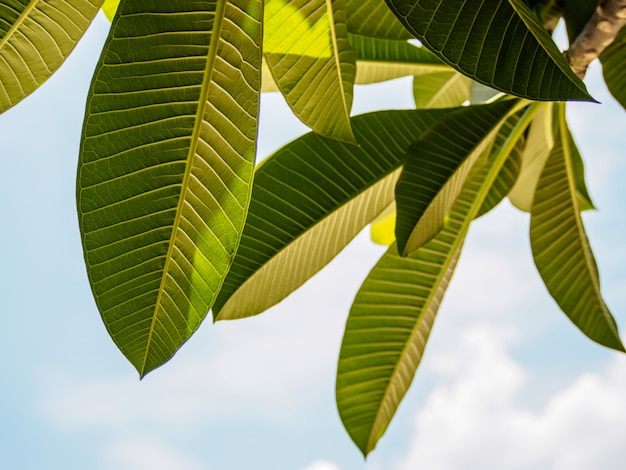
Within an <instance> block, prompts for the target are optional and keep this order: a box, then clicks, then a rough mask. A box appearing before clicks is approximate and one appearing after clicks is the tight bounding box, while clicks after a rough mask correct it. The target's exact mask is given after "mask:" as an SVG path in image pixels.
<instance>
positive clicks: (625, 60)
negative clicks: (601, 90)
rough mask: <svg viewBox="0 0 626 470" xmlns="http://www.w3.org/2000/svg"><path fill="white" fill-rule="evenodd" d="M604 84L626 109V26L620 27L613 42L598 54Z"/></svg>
mask: <svg viewBox="0 0 626 470" xmlns="http://www.w3.org/2000/svg"><path fill="white" fill-rule="evenodd" d="M600 61H601V62H602V73H603V75H604V81H605V82H606V86H607V88H608V89H609V91H610V92H611V94H612V95H613V97H614V98H615V99H616V100H617V102H618V103H619V104H621V105H622V107H623V108H624V109H626V74H625V73H624V64H626V28H624V27H623V28H622V29H621V30H620V31H619V33H617V37H616V38H615V41H613V44H611V45H610V46H609V47H607V48H606V49H605V50H604V52H602V54H600Z"/></svg>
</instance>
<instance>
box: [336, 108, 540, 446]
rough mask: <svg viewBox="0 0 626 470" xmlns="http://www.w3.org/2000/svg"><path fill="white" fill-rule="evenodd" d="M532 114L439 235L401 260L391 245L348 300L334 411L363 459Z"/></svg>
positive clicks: (485, 164)
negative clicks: (469, 235)
mask: <svg viewBox="0 0 626 470" xmlns="http://www.w3.org/2000/svg"><path fill="white" fill-rule="evenodd" d="M532 115H534V109H532V108H531V109H529V110H528V111H527V112H526V113H525V115H524V116H523V117H522V118H521V119H520V120H519V121H518V122H517V123H516V126H515V128H513V129H511V132H510V134H509V136H508V138H507V139H506V141H505V142H504V143H503V144H502V145H501V146H500V149H499V150H498V151H497V152H496V153H495V154H494V155H490V154H489V153H483V154H482V155H481V157H480V158H479V159H478V161H477V162H476V164H475V165H474V167H473V168H472V171H471V172H470V175H469V176H468V178H467V182H466V183H465V185H464V187H463V190H462V191H461V194H460V195H459V197H458V198H457V199H456V201H455V203H454V205H453V206H452V209H451V211H450V213H449V217H448V219H449V220H448V223H446V225H445V227H444V228H443V229H442V230H441V232H440V233H439V234H438V235H437V236H436V237H435V238H434V239H433V240H431V241H430V242H429V243H427V244H426V245H424V246H422V247H421V248H419V249H418V250H416V251H415V252H413V253H412V254H411V255H410V256H408V257H405V258H403V257H400V256H399V255H398V251H397V248H396V246H395V245H392V246H391V247H390V248H389V250H388V251H387V252H386V253H385V255H383V257H382V258H381V260H380V261H379V262H378V264H377V265H376V266H375V267H374V269H372V271H371V272H370V274H369V276H368V277H367V279H366V280H365V282H364V283H363V285H362V286H361V289H360V290H359V292H358V294H357V296H356V298H355V300H354V303H353V305H352V309H351V310H350V315H349V317H348V322H347V324H346V330H345V334H344V338H343V344H342V346H341V352H340V355H339V366H338V371H337V407H338V409H339V415H340V416H341V419H342V421H343V423H344V426H345V427H346V430H347V431H348V433H349V434H350V436H351V437H352V440H353V441H354V442H355V443H356V445H357V446H358V447H359V448H360V449H361V451H362V452H363V453H364V454H365V455H367V453H369V452H370V451H371V450H372V449H374V447H375V446H376V443H377V442H378V440H379V439H380V437H381V436H382V435H383V433H384V432H385V430H386V428H387V426H388V425H389V422H390V421H391V419H392V418H393V415H394V414H395V412H396V409H397V407H398V405H399V404H400V401H401V400H402V398H403V397H404V395H405V393H406V392H407V390H408V389H409V386H410V385H411V381H412V380H413V376H414V374H415V371H416V369H417V367H418V365H419V363H420V360H421V358H422V355H423V352H424V348H425V346H426V341H427V339H428V336H429V334H430V331H431V329H432V326H433V322H434V319H435V315H436V313H437V310H438V308H439V305H440V304H441V300H442V298H443V295H444V292H445V290H446V287H447V286H448V283H449V282H450V279H451V277H452V273H453V271H454V268H455V266H456V262H457V260H458V258H459V254H460V252H461V247H462V245H463V240H464V239H465V236H466V234H467V231H468V229H469V226H470V223H471V222H472V220H473V219H474V218H475V217H476V215H477V213H478V210H479V208H480V207H481V206H482V205H483V204H484V199H485V197H486V195H487V194H488V192H489V190H490V188H491V186H492V185H493V183H494V181H495V180H496V177H497V175H498V173H499V172H500V171H501V168H502V165H503V164H504V162H505V160H506V159H507V156H508V155H509V154H510V152H511V151H512V149H513V147H514V146H515V142H517V141H518V140H519V138H520V136H521V135H522V134H523V132H524V129H525V128H526V126H527V125H528V123H529V122H530V119H532Z"/></svg>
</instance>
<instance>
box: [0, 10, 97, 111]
mask: <svg viewBox="0 0 626 470" xmlns="http://www.w3.org/2000/svg"><path fill="white" fill-rule="evenodd" d="M100 5H102V0H13V1H11V2H4V4H3V5H0V6H1V7H2V8H0V60H1V62H2V66H0V113H3V112H4V111H6V110H7V109H9V108H11V107H12V106H15V105H16V104H17V103H19V102H20V101H21V100H23V99H24V98H26V97H27V96H28V95H29V94H31V93H32V92H33V91H35V90H36V89H37V88H38V87H39V86H40V85H41V84H42V83H44V82H45V81H46V80H47V79H48V77H50V76H51V75H52V74H53V73H54V72H55V71H56V70H57V69H58V68H59V67H60V66H61V64H62V63H63V62H64V61H65V59H66V58H67V56H68V55H69V54H70V52H72V50H73V49H74V46H76V43H77V42H78V40H79V39H80V38H81V37H82V36H83V33H84V32H85V31H86V30H87V27H88V26H89V25H90V24H91V21H92V20H93V18H94V17H95V16H96V14H97V13H98V10H99V8H100Z"/></svg>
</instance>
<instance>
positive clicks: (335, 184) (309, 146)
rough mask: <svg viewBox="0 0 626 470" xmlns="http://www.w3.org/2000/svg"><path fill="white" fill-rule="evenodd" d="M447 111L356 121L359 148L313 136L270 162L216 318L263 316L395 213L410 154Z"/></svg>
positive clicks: (261, 170)
mask: <svg viewBox="0 0 626 470" xmlns="http://www.w3.org/2000/svg"><path fill="white" fill-rule="evenodd" d="M448 112H449V111H445V110H418V111H416V110H404V111H384V112H382V111H381V112H377V113H371V114H366V115H363V116H357V117H355V118H353V119H352V126H353V129H354V132H355V136H356V137H357V140H358V142H359V146H355V145H351V144H348V143H342V142H339V141H336V140H332V139H326V138H323V137H321V136H319V135H316V134H313V133H310V134H307V135H305V136H303V137H301V138H299V139H297V140H295V141H293V142H291V143H290V144H288V145H287V146H285V147H283V148H282V149H280V150H278V151H277V152H276V153H275V154H274V155H273V156H271V157H270V158H269V159H267V160H265V161H264V162H263V164H262V165H260V166H259V167H258V169H257V171H256V174H255V179H254V188H253V190H252V200H251V202H250V210H249V213H248V220H247V221H246V226H245V229H244V232H243V236H242V239H241V244H240V246H239V250H238V251H237V255H236V256H235V260H234V262H233V265H232V268H231V270H230V272H229V273H228V276H227V277H226V280H225V281H224V285H223V287H222V290H221V292H220V294H219V296H218V299H217V301H216V302H215V305H214V307H213V315H214V318H216V319H217V320H222V319H234V318H240V317H247V316H251V315H256V314H258V313H261V312H263V311H265V310H266V309H268V308H269V307H271V306H272V305H275V304H276V303H278V302H280V301H281V300H282V299H284V298H285V297H286V296H287V295H289V294H290V293H291V292H293V291H294V290H295V289H297V288H298V287H300V286H301V285H302V284H303V283H304V282H305V281H306V280H308V279H309V278H310V277H311V276H312V275H313V274H315V273H316V272H318V271H319V270H320V269H321V268H322V267H324V266H325V265H326V264H327V263H328V262H329V261H330V260H331V259H332V258H334V257H335V255H337V253H339V252H340V251H341V250H342V249H343V248H344V246H345V245H347V244H348V242H349V241H350V240H352V238H353V237H355V236H356V235H357V234H358V233H359V232H360V231H361V230H362V229H363V228H364V227H365V226H366V225H367V224H369V223H370V222H371V221H372V220H374V219H375V218H376V217H378V215H379V214H380V213H381V212H383V211H384V210H385V209H387V207H389V205H390V204H391V203H392V202H393V198H394V186H395V183H396V181H397V178H398V174H399V168H400V166H401V165H402V163H403V161H404V155H405V152H406V149H407V148H408V147H409V145H411V143H412V142H413V141H414V140H415V139H417V138H418V137H419V135H420V134H421V133H422V132H424V131H425V130H426V129H428V127H430V126H431V125H432V124H433V123H434V122H435V121H436V120H437V119H439V118H441V117H442V116H444V115H445V114H446V113H448Z"/></svg>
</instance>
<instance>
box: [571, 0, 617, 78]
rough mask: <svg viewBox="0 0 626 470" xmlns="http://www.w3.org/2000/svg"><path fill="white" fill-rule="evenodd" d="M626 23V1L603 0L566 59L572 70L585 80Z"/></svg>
mask: <svg viewBox="0 0 626 470" xmlns="http://www.w3.org/2000/svg"><path fill="white" fill-rule="evenodd" d="M625 23H626V0H603V1H602V2H601V3H600V5H598V7H597V8H596V11H595V13H594V14H593V16H592V17H591V18H590V19H589V21H588V22H587V25H586V26H585V28H584V29H583V30H582V32H581V33H580V34H579V35H578V37H577V38H576V40H575V41H574V42H573V43H572V44H571V46H570V48H569V49H568V50H567V51H565V53H564V54H565V58H566V59H567V61H568V63H569V64H570V66H571V67H572V70H574V72H575V73H576V75H578V76H579V77H580V78H584V76H585V73H586V72H587V67H588V66H589V64H590V63H591V61H592V60H594V59H597V58H598V56H599V55H600V54H601V53H602V51H603V50H604V49H605V48H606V47H607V46H608V45H609V44H611V43H612V42H613V40H614V39H615V36H617V33H618V32H619V30H620V29H621V28H622V26H624V24H625Z"/></svg>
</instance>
